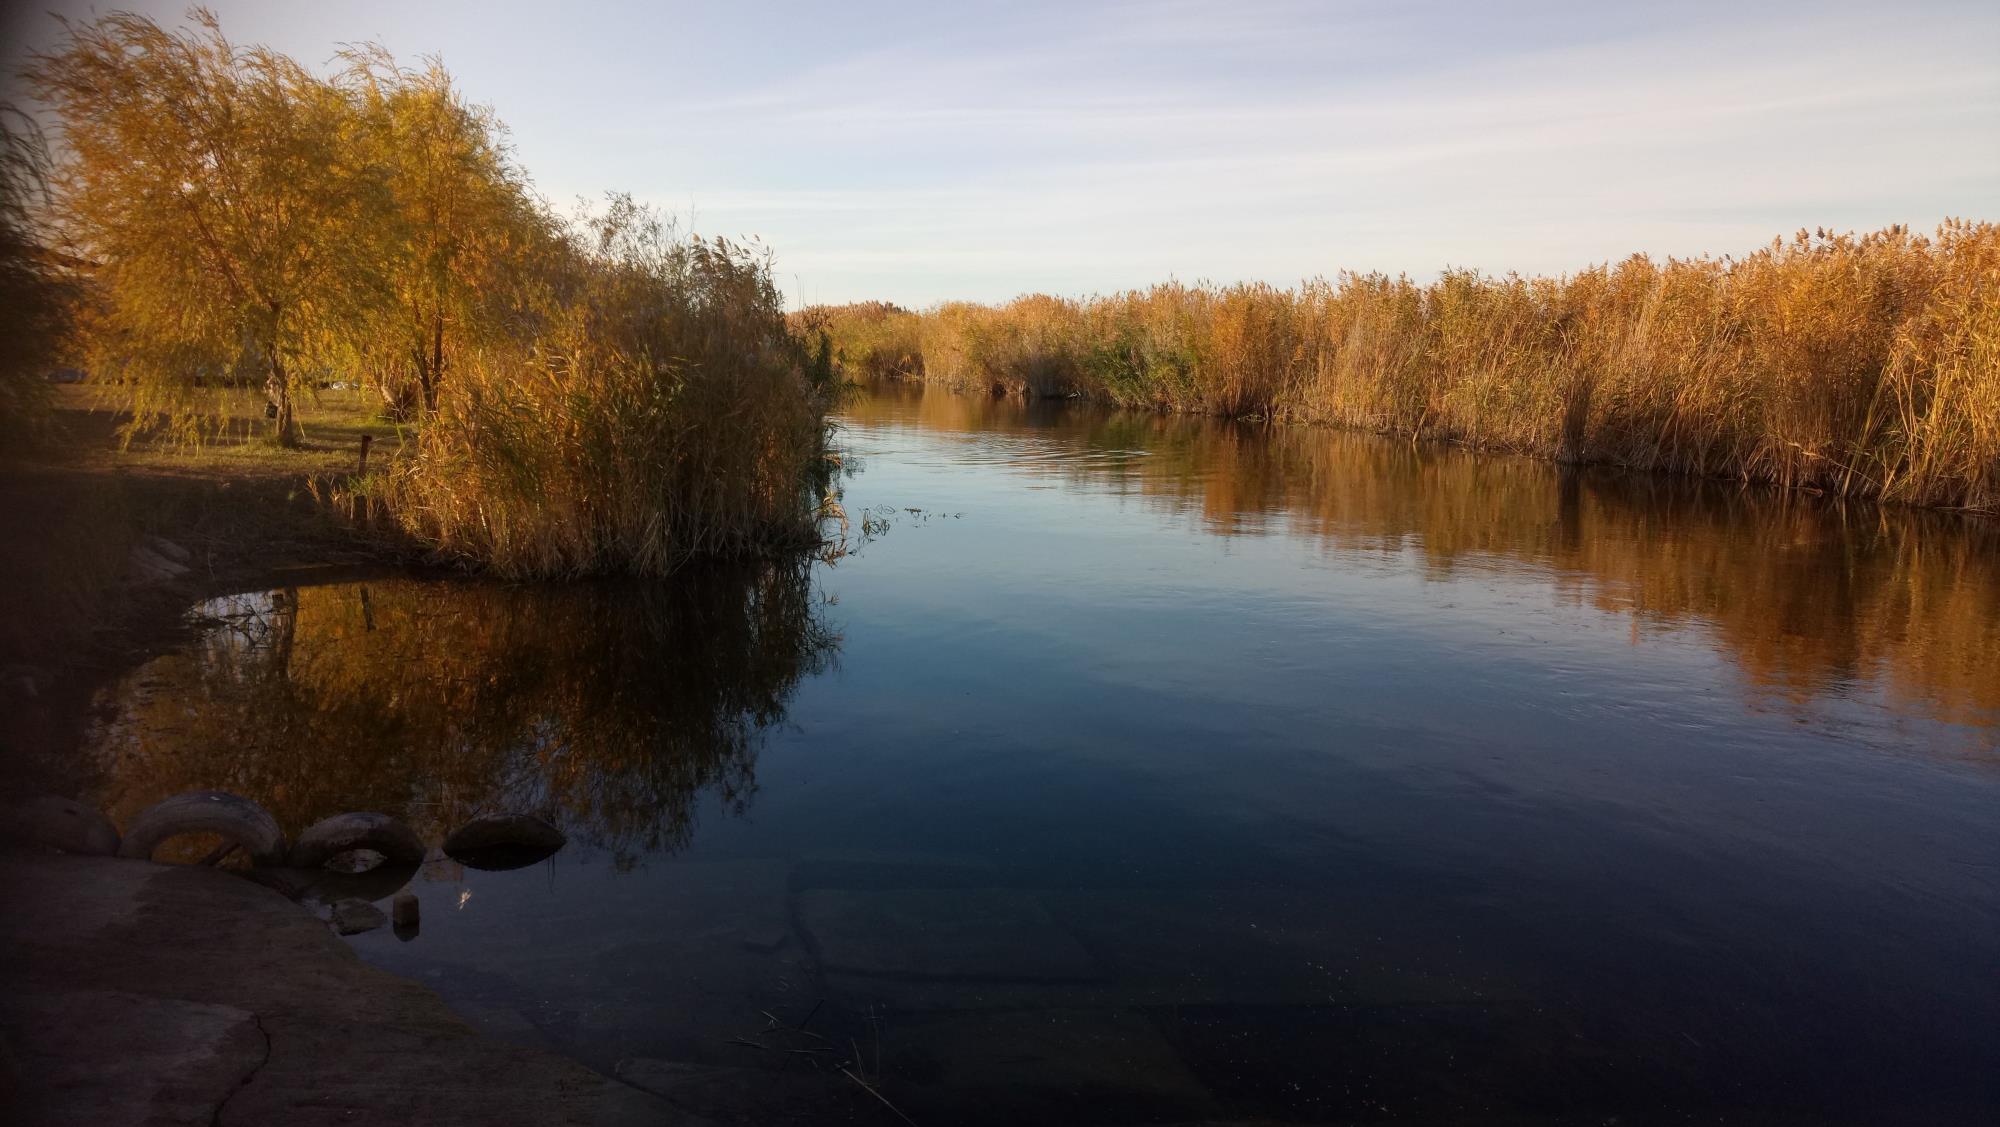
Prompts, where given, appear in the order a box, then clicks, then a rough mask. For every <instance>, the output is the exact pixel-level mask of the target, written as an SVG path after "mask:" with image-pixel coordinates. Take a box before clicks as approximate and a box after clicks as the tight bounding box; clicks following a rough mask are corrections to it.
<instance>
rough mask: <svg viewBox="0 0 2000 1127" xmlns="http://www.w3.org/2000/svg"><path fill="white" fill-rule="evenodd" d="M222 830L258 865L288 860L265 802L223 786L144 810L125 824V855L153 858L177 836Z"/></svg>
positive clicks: (121, 849) (122, 846)
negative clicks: (156, 852) (240, 796)
mask: <svg viewBox="0 0 2000 1127" xmlns="http://www.w3.org/2000/svg"><path fill="white" fill-rule="evenodd" d="M199 833H210V834H219V835H221V836H222V837H226V838H228V839H229V840H230V841H233V842H235V843H236V844H238V845H240V846H242V847H243V849H244V851H245V852H247V853H248V854H250V861H251V863H252V864H255V865H281V864H283V863H284V861H285V834H284V831H282V830H280V829H279V828H278V823H277V821H276V820H275V819H273V818H272V817H271V815H270V814H269V813H268V812H266V811H265V809H264V808H263V807H262V806H259V805H257V804H256V803H254V802H252V801H250V800H249V799H247V798H238V797H237V796H236V795H233V794H229V793H228V792H226V791H219V790H198V791H190V792H188V793H186V794H177V795H175V796H173V797H172V798H168V799H162V800H161V801H159V802H156V803H154V804H153V805H151V806H148V807H147V808H146V809H144V810H142V811H140V812H139V816H138V817H136V818H134V819H132V824H131V825H129V826H127V827H125V840H124V841H122V842H120V843H119V845H118V855H119V856H120V857H136V858H138V859H139V860H141V861H147V860H151V859H152V856H153V850H155V849H157V848H159V845H160V843H161V842H163V841H165V840H167V839H168V838H170V837H173V836H175V835H176V834H199Z"/></svg>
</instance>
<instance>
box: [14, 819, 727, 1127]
mask: <svg viewBox="0 0 2000 1127" xmlns="http://www.w3.org/2000/svg"><path fill="white" fill-rule="evenodd" d="M0 897H4V899H5V902H6V903H7V904H8V906H9V907H8V910H7V911H6V912H4V913H0V948H4V950H5V952H6V957H5V958H4V959H0V1034H4V1046H5V1055H4V1058H0V1069H4V1073H5V1075H4V1080H0V1108H5V1109H7V1110H6V1112H5V1113H4V1114H0V1120H5V1121H6V1122H9V1123H20V1124H78V1125H82V1124H91V1125H99V1124H104V1125H109V1124H121V1123H149V1124H150V1123H159V1124H167V1123H204V1124H207V1123H213V1124H273V1123H283V1124H298V1125H303V1127H310V1125H312V1124H334V1123H338V1124H349V1125H352V1124H375V1123H385V1124H386V1123H395V1124H418V1123H427V1124H461V1123H462V1124H515V1123H518V1124H534V1125H537V1127H541V1125H548V1124H627V1123H631V1124H639V1123H644V1124H654V1125H657V1124H669V1123H694V1122H699V1121H698V1120H694V1119H691V1118H689V1117H687V1116H686V1115H684V1114H682V1113H679V1112H676V1111H675V1110H674V1109H673V1108H672V1107H670V1106H669V1105H667V1104H666V1103H664V1102H662V1101H660V1100H659V1099H658V1098H656V1097H654V1096H650V1095H648V1094H646V1093H644V1092H641V1091H639V1090H638V1089H635V1088H631V1087H628V1086H626V1085H624V1084H621V1083H619V1082H617V1081H614V1080H611V1079H607V1078H606V1077H604V1076H601V1075H599V1074H598V1073H595V1072H592V1071H591V1070H589V1069H587V1068H585V1067H584V1066H582V1065H580V1064H577V1063H575V1062H574V1061H571V1060H569V1059H567V1058H564V1057H561V1056H558V1055H555V1054H553V1053H548V1052H544V1051H540V1050H536V1049H529V1048H522V1047H517V1046H512V1045H507V1044H504V1043H502V1042H499V1041H495V1040H492V1039H490V1038H486V1037H483V1036H481V1035H479V1034H477V1033H475V1032H474V1031H473V1030H472V1029H471V1027H469V1026H467V1025H466V1024H465V1023H464V1022H462V1021H460V1020H459V1019H458V1018H456V1017H454V1016H452V1014H451V1012H450V1011H449V1010H447V1009H446V1008H445V1005H444V1003H443V1002H442V1001H440V1000H439V998H438V997H437V995H435V994H433V993H432V992H431V991H429V990H427V989H425V988H423V987H422V986H419V985H417V984H416V983H413V982H409V981H406V980H404V979H401V978H398V977H396V976H395V975H392V974H389V973H387V972H385V971H381V970H378V969H376V968H374V967H370V966H368V965H367V964H366V963H363V962H362V961H361V960H360V959H359V958H357V957H356V956H355V955H354V953H353V951H351V950H350V949H349V948H348V947H347V946H346V945H345V944H344V943H342V942H341V941H340V940H338V939H337V938H335V937H334V936H333V934H332V933H331V932H330V931H329V930H328V929H327V927H326V925H325V924H324V923H322V922H321V921H319V920H318V919H315V918H314V917H313V916H311V915H309V914H307V913H306V912H303V911H301V910H300V909H299V908H298V906H297V905H295V904H292V903H291V902H289V901H287V900H285V899H284V898H283V897H282V896H280V895H278V894H277V893H275V892H272V891H270V890H269V889H266V888H263V887H260V886H259V885H256V884H254V883H252V882H250V881H247V880H244V879H242V878H241V877H237V876H233V875H231V874H229V873H225V872H220V871H217V870H214V869H203V868H195V867H190V866H167V865H154V864H150V863H147V862H143V861H125V860H114V859H107V858H91V857H75V856H67V855H61V854H54V853H40V852H34V851H27V850H13V849H8V850H4V851H0Z"/></svg>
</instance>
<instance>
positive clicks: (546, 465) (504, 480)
mask: <svg viewBox="0 0 2000 1127" xmlns="http://www.w3.org/2000/svg"><path fill="white" fill-rule="evenodd" d="M593 238H594V245H592V246H588V247H587V248H572V250H573V253H572V254H571V255H570V256H569V257H568V259H567V261H565V262H563V263H562V264H560V265H559V267H558V268H556V269H555V270H553V271H552V273H553V275H554V276H553V277H551V278H550V279H548V281H547V292H546V293H544V294H543V295H542V296H541V297H540V298H538V299H536V300H535V301H534V302H533V303H532V304H531V305H530V306H529V307H528V308H527V309H525V310H524V311H523V313H522V314H521V320H522V321H523V323H524V326H525V327H524V329H523V331H522V332H521V333H520V339H519V340H517V341H514V342H511V343H510V342H501V343H498V344H494V345H490V346H488V347H486V348H483V349H481V350H480V351H478V352H477V353H475V354H473V355H471V356H469V357H467V358H466V359H464V360H463V361H462V362H461V367H460V369H459V371H458V372H457V374H456V375H455V377H454V384H453V386H452V387H451V389H450V393H449V394H447V395H445V396H443V397H442V398H441V400H440V402H439V405H438V408H437V410H436V411H435V412H434V413H433V414H432V415H431V416H430V417H429V418H428V419H427V420H426V422H425V425H424V426H423V427H422V428H421V429H420V430H419V431H418V432H417V434H416V437H415V439H414V440H413V442H412V443H410V444H408V445H406V452H405V454H404V456H403V457H401V458H399V459H398V460H397V461H396V462H395V463H394V464H393V465H392V466H391V468H390V469H389V471H388V473H387V476H386V478H385V479H383V480H381V481H380V482H377V483H371V484H368V485H364V488H368V489H370V490H371V491H373V493H374V495H375V498H376V499H379V500H380V501H381V502H382V503H384V504H385V505H386V507H387V509H388V511H389V512H390V513H391V514H392V515H393V517H394V518H395V520H396V521H397V522H398V523H399V524H401V525H402V527H403V528H404V529H405V530H406V531H408V532H410V533H412V534H413V535H415V536H416V537H417V538H418V539H419V540H421V541H423V542H425V543H428V544H430V545H431V546H433V547H435V548H436V549H438V550H439V551H441V552H442V553H444V554H446V555H449V556H453V557H457V558H461V559H464V560H467V561H468V562H474V563H477V564H479V565H481V566H484V567H486V568H488V569H490V570H492V571H495V572H498V573H500V574H502V575H509V576H555V575H578V574H587V573H604V572H617V573H625V574H637V575H662V574H665V573H666V572H668V571H670V570H672V569H673V568H674V567H676V566H677V565H678V564H680V563H681V562H682V561H684V560H686V559H688V558H691V557H694V556H710V557H743V556H752V555H758V554H762V553H765V552H768V551H773V550H779V549H783V548H787V547H803V546H805V545H807V544H809V543H810V542H812V541H813V540H814V538H815V514H816V512H817V509H818V504H819V501H820V499H821V497H822V495H823V490H824V488H825V485H826V484H827V474H828V463H827V461H826V457H825V439H826V422H825V412H826V409H827V407H828V405H829V400H830V397H831V395H832V384H831V364H830V362H829V361H828V360H827V359H826V358H825V357H824V356H820V357H815V356H814V355H813V353H812V351H811V349H810V348H809V347H808V346H807V344H806V342H805V341H804V340H803V339H802V338H801V337H800V336H798V335H796V334H794V333H792V332H791V331H790V330H789V329H788V327H787V324H786V320H785V312H784V306H783V303H782V299H781V298H780V296H779V294H778V291H777V288H776V287H775V285H774V284H773V283H772V279H771V272H770V268H769V263H768V261H767V260H766V259H765V258H762V257H759V256H758V255H756V254H754V253H752V252H750V251H749V250H746V249H745V248H742V247H738V246H735V245H732V244H729V243H726V242H722V241H720V240H715V241H701V240H688V239H683V238H681V237H679V236H677V235H676V234H675V232H674V231H673V230H672V229H671V228H669V227H667V226H665V225H664V224H662V223H661V222H660V221H659V220H658V219H656V218H654V217H653V216H652V215H651V214H649V213H648V212H646V211H645V210H644V209H642V208H639V207H636V206H634V205H633V204H632V203H631V202H630V200H629V199H619V200H615V201H614V204H613V207H612V208H611V210H610V212H609V213H607V214H606V215H604V216H603V217H601V218H600V219H599V220H598V221H597V226H596V229H595V231H594V235H593Z"/></svg>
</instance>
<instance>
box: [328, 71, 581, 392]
mask: <svg viewBox="0 0 2000 1127" xmlns="http://www.w3.org/2000/svg"><path fill="white" fill-rule="evenodd" d="M345 58H346V60H347V63H348V68H347V70H346V72H345V73H344V74H343V75H342V76H341V84H342V87H343V88H344V89H346V90H347V91H348V92H349V94H350V96H351V97H352V98H353V99H354V101H355V103H356V105H357V106H358V107H359V110H360V112H361V114H362V115H363V117H364V118H365V120H366V121H367V124H368V139H369V143H370V145H371V146H372V150H373V159H374V161H375V162H376V163H377V165H378V167H379V168H380V169H381V172H382V174H383V176H384V177H385V178H386V182H387V184H388V188H389V193H390V196H391V198H392V200H393V205H394V206H393V213H392V215H391V218H390V222H389V223H388V224H387V225H386V226H385V227H384V228H383V233H384V234H385V235H386V236H387V237H388V238H389V239H390V241H391V243H392V244H393V245H392V247H391V248H390V250H389V253H387V255H386V256H385V258H384V266H385V272H386V280H387V282H388V291H389V292H388V295H387V296H388V300H387V301H386V302H385V303H384V304H383V305H382V306H381V307H380V308H379V309H378V311H377V312H378V314H379V316H378V318H377V321H376V331H375V332H374V333H373V334H371V337H370V340H371V347H373V348H374V349H375V350H376V352H377V354H378V356H377V360H378V362H377V364H376V365H375V367H376V371H377V378H378V380H380V382H381V383H382V390H383V392H384V394H385V397H386V398H388V400H389V402H390V405H391V407H392V409H395V410H397V411H398V412H399V413H401V412H407V411H408V410H409V409H410V408H412V407H414V406H421V407H422V409H423V410H425V411H433V410H436V409H437V405H438V393H439V390H440V389H441V388H442V387H443V385H444V383H445V380H446V378H447V373H448V372H449V371H450V370H451V369H452V368H453V367H454V365H455V364H456V362H457V359H458V356H459V354H460V353H461V352H463V351H465V350H466V349H470V348H475V347H478V346H480V345H482V344H485V343H489V342H491V341H492V340H494V339H495V338H496V337H498V336H500V335H503V334H504V333H505V332H507V331H508V330H509V329H510V328H514V327H517V324H516V323H517V322H518V317H517V316H516V314H517V311H518V310H520V309H521V308H522V307H523V305H524V304H525V299H524V298H523V296H522V295H521V294H520V293H519V292H518V291H519V289H520V287H521V286H522V285H523V284H524V283H531V282H532V279H534V278H535V277H536V276H537V273H538V272H537V271H536V269H535V268H534V264H533V259H534V258H535V257H536V255H537V253H538V252H540V251H545V250H547V249H548V247H547V244H549V243H550V242H552V241H553V239H554V235H553V234H552V233H551V231H550V230H549V227H550V222H549V220H548V219H547V218H546V216H545V213H544V210H543V209H542V208H541V206H540V205H539V203H538V201H536V200H535V198H534V196H533V193H532V192H531V190H530V189H529V187H528V182H527V178H526V175H525V174H524V173H523V172H522V171H521V170H520V168H519V167H518V166H517V165H515V164H514V163H513V161H512V160H511V157H510V153H509V150H508V148H507V144H506V131H505V127H504V126H502V125H501V123H500V121H499V119H498V118H497V117H496V116H495V115H494V113H493V111H492V110H491V109H490V108H488V107H485V106H480V105H474V104H472V103H470V102H468V101H466V100H465V98H464V97H463V96H462V95H461V94H460V93H459V91H458V89H457V88H456V87H455V86H454V85H453V83H452V80H451V75H450V74H449V73H447V72H446V71H445V69H444V67H443V65H442V64H441V63H440V62H438V61H437V60H436V59H427V60H426V61H425V63H424V65H423V66H422V67H419V68H414V69H411V68H404V67H402V66H399V65H398V64H397V63H396V62H395V60H394V59H393V58H392V57H391V56H390V55H389V54H388V53H387V52H386V51H385V50H383V49H382V48H380V47H378V46H374V45H367V46H363V47H359V48H355V49H351V50H349V51H348V52H347V53H346V55H345Z"/></svg>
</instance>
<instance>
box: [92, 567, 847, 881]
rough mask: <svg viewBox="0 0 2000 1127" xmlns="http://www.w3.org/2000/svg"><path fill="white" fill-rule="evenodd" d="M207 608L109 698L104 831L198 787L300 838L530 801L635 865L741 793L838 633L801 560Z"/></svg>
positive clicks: (363, 590)
mask: <svg viewBox="0 0 2000 1127" xmlns="http://www.w3.org/2000/svg"><path fill="white" fill-rule="evenodd" d="M199 613H201V614H202V615H204V616H206V617H207V618H208V619H209V620H210V625H209V627H208V628H207V629H205V630H204V631H203V632H202V633H201V635H200V637H199V639H198V641H197V642H196V643H195V644H194V645H193V646H191V647H189V648H188V649H187V650H185V651H183V652H181V653H177V654H173V655H169V656H166V657H163V658H161V659H159V660H156V661H154V662H152V663H151V664H149V665H147V666H146V667H144V668H143V669H142V670H140V671H139V672H138V673H137V674H136V675H135V676H133V677H132V678H130V679H128V680H127V681H126V682H125V683H123V684H122V685H120V686H119V687H118V688H117V689H116V690H114V692H113V694H112V697H111V700H110V702H109V703H110V704H111V706H112V719H110V720H109V721H108V722H107V724H106V726H105V730H104V732H103V733H102V738H101V739H100V740H99V741H97V746H98V747H99V748H100V749H101V754H102V755H104V756H105V757H106V758H107V763H106V764H105V765H106V767H107V768H108V770H107V771H106V772H105V774H106V775H107V776H108V778H109V779H110V780H111V781H110V783H109V793H108V794H106V795H105V796H103V797H104V803H105V806H106V808H107V810H108V811H109V812H110V813H111V816H112V817H113V819H114V820H116V821H119V822H121V823H123V822H125V821H127V820H128V819H129V818H130V817H131V816H132V815H133V814H134V813H135V812H137V811H138V810H139V809H141V808H143V807H144V806H146V805H147V804H149V803H151V802H154V801H157V800H158V799H159V798H161V797H164V796H165V795H168V794H172V793H175V792H178V791H183V790H190V789H195V788H198V787H219V788H222V789H226V790H230V791H234V792H236V793H239V794H243V795H246V796H250V797H253V798H255V799H256V800H257V801H259V802H262V803H264V804H265V805H266V806H267V807H268V808H269V809H270V810H271V812H272V814H273V815H275V816H276V817H277V819H278V821H279V824H280V825H282V826H283V827H284V828H285V829H286V831H287V832H288V833H293V834H296V833H297V832H298V831H299V830H301V829H303V828H304V827H305V826H307V825H309V824H310V823H312V822H313V821H315V820H317V819H319V818H322V817H325V816H327V815H330V814H336V813H341V812H344V811H351V810H376V811H381V812H384V813H389V814H392V815H396V816H398V817H402V818H404V819H406V820H407V821H408V822H409V823H410V824H411V825H412V826H413V827H414V828H416V829H417V831H418V832H419V834H421V835H423V836H424V837H425V838H426V839H428V840H432V841H435V840H437V839H438V838H441V837H442V836H443V834H444V833H446V832H447V831H448V830H449V829H451V828H452V827H453V826H455V825H457V824H459V823H461V822H462V821H463V820H465V819H466V818H469V817H471V816H473V815H475V814H478V813H481V812H487V811H495V810H506V811H535V812H543V813H545V814H547V815H549V816H552V817H555V818H559V819H560V820H561V821H562V822H563V823H564V824H565V825H566V826H567V827H568V828H569V830H570V831H571V833H572V834H573V835H576V834H580V835H581V836H582V837H583V838H584V839H585V840H587V841H590V842H593V843H595V844H598V845H601V846H604V847H606V848H608V849H610V850H612V851H613V852H614V854H615V855H616V856H617V857H618V858H620V859H621V860H622V861H625V862H630V861H631V860H632V859H634V858H635V857H637V856H638V855H640V854H643V853H647V852H654V851H660V850H672V849H675V848H678V847H680V846H681V845H683V844H684V843H685V842H686V840H687V838H688V835H689V834H690V832H691V828H692V822H693V817H694V811H695V809H696V805H697V802H698V801H699V798H700V796H702V795H704V794H713V795H715V796H717V797H718V798H719V799H720V801H721V802H722V803H723V804H724V805H725V806H727V807H732V808H736V809H741V808H742V807H743V806H744V805H745V804H747V803H748V802H749V800H750V797H751V795H752V793H753V792H754V790H755V788H756V771H755V766H756V747H757V741H758V737H759V733H761V732H762V731H763V730H764V729H766V728H768V727H769V726H770V725H772V724H774V723H777V722H778V721H779V720H780V719H781V718H782V717H783V716H784V713H785V707H786V703H787V701H788V699H789V698H790V696H791V694H792V691H793V689H794V687H795V686H796V684H797V683H798V681H799V679H800V678H801V677H802V676H805V675H808V674H811V673H814V672H817V671H819V670H821V669H822V668H824V667H825V665H826V664H827V662H828V661H829V660H830V659H831V657H832V655H833V652H834V649H835V646H836V643H837V639H836V638H835V637H834V635H833V634H832V633H831V631H830V630H829V629H828V627H827V626H826V625H825V623H824V622H823V621H822V620H821V618H820V616H819V613H818V604H817V602H816V599H815V596H814V594H813V592H812V587H811V575H810V571H809V570H808V569H807V568H806V567H804V566H802V565H798V566H784V567H775V568H765V569H759V570H756V571H752V572H747V573H746V572H710V573H688V574H684V575H683V576H681V577H679V578H678V579H677V580H676V581H675V582H673V583H670V584H653V585H644V586H627V585H593V586H570V587H514V586H502V585H497V584H481V583H467V582H463V581H421V580H411V579H389V580H384V581H378V582H372V583H355V584H341V585H333V586H324V587H306V588H288V589H281V590H274V591H260V592H252V593H249V594H244V595H238V596H233V597H228V598H222V599H216V600H214V601H212V602H210V603H207V604H205V605H204V606H202V607H201V608H200V611H199Z"/></svg>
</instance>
